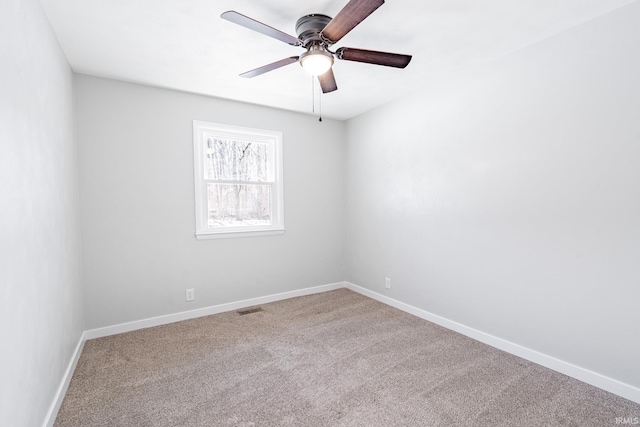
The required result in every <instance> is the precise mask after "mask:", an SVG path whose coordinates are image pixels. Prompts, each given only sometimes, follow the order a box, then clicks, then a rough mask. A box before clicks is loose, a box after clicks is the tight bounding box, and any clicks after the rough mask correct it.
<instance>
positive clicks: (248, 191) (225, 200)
mask: <svg viewBox="0 0 640 427" xmlns="http://www.w3.org/2000/svg"><path fill="white" fill-rule="evenodd" d="M207 200H208V209H209V215H208V227H209V228H218V227H243V226H247V225H271V213H270V212H271V186H270V185H259V184H212V183H209V184H207Z"/></svg>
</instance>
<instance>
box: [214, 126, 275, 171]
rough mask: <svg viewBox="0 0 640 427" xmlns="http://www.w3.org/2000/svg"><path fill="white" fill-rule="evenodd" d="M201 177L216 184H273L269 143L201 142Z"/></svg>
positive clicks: (270, 146) (217, 140) (270, 145)
mask: <svg viewBox="0 0 640 427" xmlns="http://www.w3.org/2000/svg"><path fill="white" fill-rule="evenodd" d="M205 144H206V147H205V149H206V154H205V156H206V157H205V168H204V174H205V176H204V178H205V179H212V180H220V181H257V182H265V181H273V180H274V179H273V176H272V173H271V167H270V166H271V165H270V163H271V162H272V160H271V157H272V155H273V153H272V144H268V143H264V142H254V141H252V142H248V141H236V140H231V139H224V138H213V137H208V138H206V139H205Z"/></svg>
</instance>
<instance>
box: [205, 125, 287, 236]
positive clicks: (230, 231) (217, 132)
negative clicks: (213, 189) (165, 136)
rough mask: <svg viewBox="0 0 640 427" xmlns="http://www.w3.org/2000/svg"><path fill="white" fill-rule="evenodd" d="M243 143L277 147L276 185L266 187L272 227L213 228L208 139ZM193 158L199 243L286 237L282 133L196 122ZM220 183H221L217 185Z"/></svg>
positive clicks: (272, 183) (275, 159) (275, 156)
mask: <svg viewBox="0 0 640 427" xmlns="http://www.w3.org/2000/svg"><path fill="white" fill-rule="evenodd" d="M212 136H213V137H219V138H226V139H240V140H243V141H255V142H263V143H264V142H267V143H272V144H273V145H274V154H275V155H274V163H275V164H274V165H273V167H274V177H275V182H271V183H264V184H266V185H270V186H271V190H270V192H271V225H266V226H265V225H255V226H254V225H247V226H242V227H220V228H209V226H208V203H207V183H208V182H212V181H211V180H207V179H205V172H204V171H205V158H206V157H205V153H206V148H205V144H206V140H207V138H208V137H212ZM193 154H194V161H193V164H194V183H195V209H196V232H195V236H196V238H197V239H220V238H230V237H252V236H266V235H274V234H283V233H284V232H285V228H284V185H283V171H282V169H283V168H282V132H278V131H272V130H264V129H253V128H248V127H243V126H232V125H226V124H220V123H211V122H205V121H200V120H194V121H193ZM216 182H217V181H216Z"/></svg>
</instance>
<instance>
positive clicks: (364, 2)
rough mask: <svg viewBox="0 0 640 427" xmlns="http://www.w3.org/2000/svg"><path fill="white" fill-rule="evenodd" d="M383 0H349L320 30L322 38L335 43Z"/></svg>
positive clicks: (380, 4) (382, 2) (381, 3)
mask: <svg viewBox="0 0 640 427" xmlns="http://www.w3.org/2000/svg"><path fill="white" fill-rule="evenodd" d="M383 4H384V0H351V1H350V2H349V3H347V5H346V6H345V7H343V8H342V10H341V11H340V12H338V14H337V15H336V16H335V17H334V18H333V19H332V20H331V21H330V22H329V23H328V24H327V26H326V27H324V29H323V30H322V32H320V35H321V37H322V38H323V39H325V40H327V41H329V42H331V43H337V42H338V41H339V40H340V39H341V38H343V37H344V36H345V35H346V34H347V33H348V32H349V31H351V30H353V29H354V28H355V26H356V25H358V24H359V23H361V22H362V21H364V20H365V18H366V17H367V16H369V15H371V14H372V13H373V11H374V10H376V9H377V8H379V7H380V6H382V5H383Z"/></svg>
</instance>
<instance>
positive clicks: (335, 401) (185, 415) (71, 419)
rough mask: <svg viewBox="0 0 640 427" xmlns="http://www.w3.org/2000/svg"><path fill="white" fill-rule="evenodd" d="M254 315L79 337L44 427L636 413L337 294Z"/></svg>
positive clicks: (570, 420)
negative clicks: (75, 357) (69, 373)
mask: <svg viewBox="0 0 640 427" xmlns="http://www.w3.org/2000/svg"><path fill="white" fill-rule="evenodd" d="M262 310H263V311H259V312H256V313H252V314H247V315H244V316H241V315H240V314H238V313H236V312H229V313H222V314H216V315H213V316H207V317H201V318H198V319H193V320H187V321H183V322H178V323H173V324H170V325H164V326H159V327H154V328H149V329H143V330H139V331H134V332H129V333H125V334H120V335H115V336H110V337H105V338H99V339H95V340H90V341H87V342H86V344H85V346H84V350H83V352H82V355H81V357H80V360H79V362H78V366H77V368H76V370H75V372H74V374H73V378H72V380H71V384H70V386H69V389H68V391H67V394H66V396H65V399H64V402H63V404H62V407H61V409H60V411H59V413H58V417H57V419H56V422H55V426H56V427H71V426H73V427H82V426H87V427H98V426H127V427H134V426H153V427H165V426H176V427H177V426H207V427H211V426H242V427H249V426H385V427H386V426H474V427H478V426H581V427H583V426H597V427H602V426H615V425H616V418H619V417H622V418H628V417H640V405H638V404H636V403H633V402H631V401H629V400H626V399H623V398H621V397H618V396H616V395H613V394H610V393H607V392H605V391H603V390H600V389H597V388H595V387H592V386H590V385H587V384H585V383H582V382H580V381H577V380H574V379H572V378H569V377H567V376H564V375H562V374H559V373H556V372H554V371H551V370H549V369H546V368H543V367H541V366H538V365H536V364H533V363H530V362H528V361H525V360H523V359H520V358H518V357H515V356H512V355H509V354H507V353H504V352H502V351H500V350H497V349H495V348H492V347H490V346H487V345H485V344H482V343H479V342H477V341H474V340H472V339H470V338H467V337H465V336H463V335H460V334H457V333H455V332H452V331H449V330H447V329H444V328H442V327H440V326H437V325H434V324H432V323H429V322H427V321H425V320H422V319H419V318H417V317H414V316H411V315H409V314H406V313H404V312H402V311H399V310H397V309H394V308H392V307H389V306H386V305H384V304H381V303H379V302H377V301H374V300H372V299H369V298H367V297H364V296H362V295H360V294H357V293H354V292H351V291H349V290H346V289H340V290H337V291H332V292H326V293H322V294H316V295H310V296H305V297H299V298H293V299H289V300H285V301H279V302H275V303H270V304H265V305H263V306H262ZM618 421H620V420H618Z"/></svg>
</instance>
